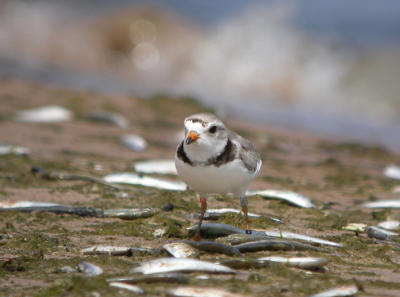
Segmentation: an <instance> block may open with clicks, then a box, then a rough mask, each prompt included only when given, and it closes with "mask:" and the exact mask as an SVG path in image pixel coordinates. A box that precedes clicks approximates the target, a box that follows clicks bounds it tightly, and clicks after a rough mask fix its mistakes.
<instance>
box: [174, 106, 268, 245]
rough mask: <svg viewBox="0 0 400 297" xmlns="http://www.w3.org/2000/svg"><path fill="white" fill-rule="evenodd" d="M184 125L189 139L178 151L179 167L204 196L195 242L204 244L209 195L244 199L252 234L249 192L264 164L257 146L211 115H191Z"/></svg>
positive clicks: (243, 206)
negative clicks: (202, 235)
mask: <svg viewBox="0 0 400 297" xmlns="http://www.w3.org/2000/svg"><path fill="white" fill-rule="evenodd" d="M184 125H185V138H184V139H183V140H182V142H181V143H180V144H179V145H178V147H177V150H176V154H175V166H176V170H177V172H178V175H179V177H180V178H181V179H182V180H183V181H184V182H185V183H186V184H187V185H189V186H190V187H191V188H193V189H194V190H195V191H196V192H198V193H199V195H200V203H201V215H200V220H199V225H198V229H197V232H196V235H195V236H194V238H193V239H195V240H200V229H201V223H202V221H203V217H204V213H205V211H206V209H207V200H206V197H207V196H208V195H209V194H228V193H230V194H233V195H235V196H238V197H240V204H241V206H242V210H243V213H244V217H245V220H246V233H251V231H250V228H249V223H248V217H247V213H248V212H247V197H246V191H247V187H248V186H249V184H250V182H251V181H252V180H253V179H254V178H255V177H256V176H257V175H258V173H259V172H260V168H261V164H262V161H261V159H260V156H259V154H258V153H257V152H256V150H255V148H254V146H253V144H252V143H251V142H250V141H249V140H247V139H245V138H243V137H241V136H240V135H238V134H236V133H235V132H232V131H230V130H229V129H228V128H226V127H225V125H224V124H223V123H222V121H221V120H219V119H218V118H217V117H216V116H215V115H213V114H210V113H199V114H194V115H191V116H190V117H187V118H186V119H185V121H184Z"/></svg>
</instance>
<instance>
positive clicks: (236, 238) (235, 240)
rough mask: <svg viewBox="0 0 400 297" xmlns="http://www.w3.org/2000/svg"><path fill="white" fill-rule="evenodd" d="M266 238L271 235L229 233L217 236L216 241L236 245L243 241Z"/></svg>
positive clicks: (269, 237)
mask: <svg viewBox="0 0 400 297" xmlns="http://www.w3.org/2000/svg"><path fill="white" fill-rule="evenodd" d="M266 239H272V237H271V236H267V235H265V234H259V233H257V234H231V235H228V236H225V237H220V238H217V239H216V241H217V242H221V243H225V244H228V243H229V244H231V245H237V244H241V243H245V242H251V241H259V240H266Z"/></svg>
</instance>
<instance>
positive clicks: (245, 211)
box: [240, 196, 251, 234]
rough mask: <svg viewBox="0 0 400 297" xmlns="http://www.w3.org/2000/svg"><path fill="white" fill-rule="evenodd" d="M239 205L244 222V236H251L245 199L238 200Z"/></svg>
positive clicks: (244, 197) (243, 197)
mask: <svg viewBox="0 0 400 297" xmlns="http://www.w3.org/2000/svg"><path fill="white" fill-rule="evenodd" d="M240 204H241V205H242V211H243V214H244V220H245V221H246V234H251V230H250V227H249V217H248V210H247V197H246V196H242V197H241V198H240Z"/></svg>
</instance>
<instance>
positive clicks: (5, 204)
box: [0, 200, 62, 208]
mask: <svg viewBox="0 0 400 297" xmlns="http://www.w3.org/2000/svg"><path fill="white" fill-rule="evenodd" d="M53 206H62V205H61V204H57V203H51V202H36V201H7V200H6V201H0V208H24V207H38V208H40V207H42V208H45V207H53Z"/></svg>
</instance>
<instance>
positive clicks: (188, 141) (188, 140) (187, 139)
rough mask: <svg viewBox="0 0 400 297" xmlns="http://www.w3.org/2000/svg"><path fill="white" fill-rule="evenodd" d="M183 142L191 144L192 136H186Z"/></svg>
mask: <svg viewBox="0 0 400 297" xmlns="http://www.w3.org/2000/svg"><path fill="white" fill-rule="evenodd" d="M185 142H186V144H191V143H192V142H193V138H190V137H187V138H186V140H185Z"/></svg>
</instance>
